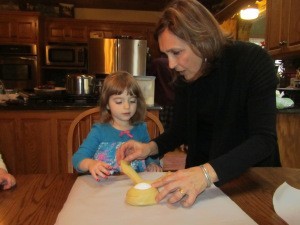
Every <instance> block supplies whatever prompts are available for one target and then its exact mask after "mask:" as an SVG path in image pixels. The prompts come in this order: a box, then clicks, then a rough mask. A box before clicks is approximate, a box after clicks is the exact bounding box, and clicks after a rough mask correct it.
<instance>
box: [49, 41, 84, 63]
mask: <svg viewBox="0 0 300 225" xmlns="http://www.w3.org/2000/svg"><path fill="white" fill-rule="evenodd" d="M46 65H47V66H62V67H63V66H65V67H85V65H86V48H85V47H84V46H65V45H46Z"/></svg>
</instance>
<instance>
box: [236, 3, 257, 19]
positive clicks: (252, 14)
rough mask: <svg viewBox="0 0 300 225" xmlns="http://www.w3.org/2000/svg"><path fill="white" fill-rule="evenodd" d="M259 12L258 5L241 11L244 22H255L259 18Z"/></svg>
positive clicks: (249, 6)
mask: <svg viewBox="0 0 300 225" xmlns="http://www.w3.org/2000/svg"><path fill="white" fill-rule="evenodd" d="M258 15H259V10H258V7H257V5H256V4H254V5H248V6H247V8H246V9H242V10H241V11H240V17H241V19H243V20H254V19H256V18H257V17H258Z"/></svg>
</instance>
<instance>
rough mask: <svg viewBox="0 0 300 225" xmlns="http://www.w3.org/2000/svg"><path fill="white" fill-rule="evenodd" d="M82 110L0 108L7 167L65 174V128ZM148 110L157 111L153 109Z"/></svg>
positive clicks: (17, 171) (0, 148)
mask: <svg viewBox="0 0 300 225" xmlns="http://www.w3.org/2000/svg"><path fill="white" fill-rule="evenodd" d="M84 110H86V109H76V110H75V109H74V110H73V109H72V110H0V125H1V129H0V152H1V154H2V157H3V159H4V161H5V163H6V165H7V168H8V170H9V171H10V172H11V173H12V174H32V173H67V172H68V160H70V159H68V157H67V135H68V130H69V127H70V125H71V123H72V121H73V119H74V118H75V117H76V116H77V115H79V114H80V113H82V112H83V111H84ZM149 111H150V112H151V113H153V114H155V115H156V116H158V114H159V110H156V109H153V110H152V109H151V110H150V109H149Z"/></svg>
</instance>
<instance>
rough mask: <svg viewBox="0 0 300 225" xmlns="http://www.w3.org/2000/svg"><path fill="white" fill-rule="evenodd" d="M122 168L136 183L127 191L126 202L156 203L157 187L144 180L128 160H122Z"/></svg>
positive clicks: (138, 203) (134, 203)
mask: <svg viewBox="0 0 300 225" xmlns="http://www.w3.org/2000/svg"><path fill="white" fill-rule="evenodd" d="M121 169H122V172H123V173H125V174H126V175H127V176H128V177H129V178H130V179H131V180H132V181H133V183H134V184H135V186H133V187H131V188H130V189H129V190H128V191H127V194H126V202H127V203H128V204H130V205H136V206H143V205H154V204H156V201H155V197H156V195H157V193H158V190H157V188H154V187H152V186H151V184H150V183H149V182H147V181H144V180H143V179H142V178H141V177H140V176H139V175H138V173H137V172H136V171H135V170H134V169H133V168H132V167H131V166H130V164H129V163H128V162H125V161H123V160H122V161H121Z"/></svg>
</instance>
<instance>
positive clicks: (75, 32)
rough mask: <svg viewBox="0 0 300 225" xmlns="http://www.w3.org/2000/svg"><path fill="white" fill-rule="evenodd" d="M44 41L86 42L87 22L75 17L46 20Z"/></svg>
mask: <svg viewBox="0 0 300 225" xmlns="http://www.w3.org/2000/svg"><path fill="white" fill-rule="evenodd" d="M45 40H46V42H75V43H86V42H87V40H88V34H87V24H86V23H85V22H83V21H80V20H79V21H78V20H75V19H48V20H46V37H45Z"/></svg>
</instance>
